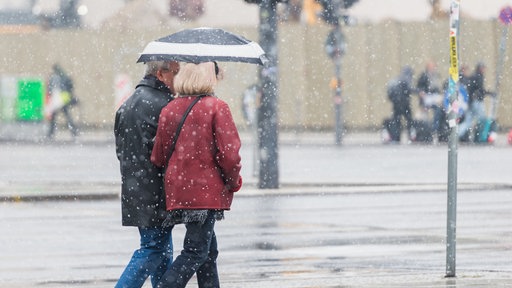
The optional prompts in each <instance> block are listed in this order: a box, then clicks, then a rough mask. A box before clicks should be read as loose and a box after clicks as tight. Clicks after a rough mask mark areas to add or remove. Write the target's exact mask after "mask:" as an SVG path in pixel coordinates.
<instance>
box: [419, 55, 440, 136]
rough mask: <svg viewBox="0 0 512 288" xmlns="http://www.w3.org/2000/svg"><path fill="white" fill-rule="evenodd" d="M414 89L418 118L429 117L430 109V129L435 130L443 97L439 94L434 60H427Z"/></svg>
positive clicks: (438, 80)
mask: <svg viewBox="0 0 512 288" xmlns="http://www.w3.org/2000/svg"><path fill="white" fill-rule="evenodd" d="M416 89H417V90H418V96H419V107H420V111H419V112H420V115H421V117H420V118H423V119H424V120H427V121H428V119H429V118H430V117H429V111H430V110H432V111H433V115H432V119H433V120H432V131H437V130H438V128H439V122H438V119H440V118H441V113H442V111H441V107H442V102H443V97H442V95H441V78H440V76H439V73H438V71H437V66H436V64H435V63H434V62H432V61H429V62H427V64H426V66H425V70H424V71H423V72H422V73H421V74H420V77H419V78H418V82H417V83H416Z"/></svg>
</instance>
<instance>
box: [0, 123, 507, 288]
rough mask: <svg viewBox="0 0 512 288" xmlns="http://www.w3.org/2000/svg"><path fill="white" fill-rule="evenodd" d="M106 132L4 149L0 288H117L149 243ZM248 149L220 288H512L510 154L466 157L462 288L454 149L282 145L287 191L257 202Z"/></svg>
mask: <svg viewBox="0 0 512 288" xmlns="http://www.w3.org/2000/svg"><path fill="white" fill-rule="evenodd" d="M109 132H110V131H99V132H98V131H96V132H94V133H91V134H88V135H85V134H84V135H83V137H81V138H80V139H79V140H78V141H77V142H73V141H71V140H68V139H66V135H63V136H62V138H60V139H58V141H55V142H44V143H32V142H30V141H28V142H22V143H19V142H16V143H14V142H9V141H5V142H0V159H1V162H0V169H1V171H2V173H1V175H0V198H1V199H2V200H4V201H2V202H0V207H1V208H0V217H1V219H2V220H3V221H1V222H0V230H1V231H4V232H2V233H1V235H0V249H1V253H0V287H52V288H53V287H55V288H57V287H113V286H114V283H115V281H116V279H117V277H119V275H120V273H121V272H122V270H123V268H124V265H126V263H127V261H128V260H129V258H130V256H131V253H132V252H133V250H134V249H135V248H136V246H137V240H138V235H137V231H136V229H134V228H130V227H121V225H120V203H119V200H118V193H119V172H118V164H117V160H116V159H115V153H114V147H113V143H112V141H111V140H112V139H111V136H110V133H109ZM242 136H243V138H244V147H243V149H242V157H243V159H244V162H243V165H244V169H243V176H244V181H245V184H246V186H245V187H244V188H243V189H242V190H241V191H240V192H238V193H237V195H236V198H235V201H234V203H233V207H232V211H230V212H229V213H227V217H226V220H225V221H221V222H219V223H218V224H217V227H216V233H217V236H218V240H219V249H220V258H219V270H220V276H221V283H222V284H223V287H512V262H511V261H510V259H512V226H511V225H510V219H512V209H511V208H512V177H511V176H510V172H509V171H510V168H511V165H512V147H511V146H508V145H506V144H505V143H503V142H500V143H497V144H496V145H493V146H487V145H461V146H460V147H459V152H458V159H459V161H458V162H459V173H458V180H459V184H458V187H459V192H458V214H457V277H455V278H444V275H445V265H446V259H445V258H446V244H445V242H446V241H445V239H446V209H447V208H446V206H447V204H446V198H447V197H446V178H447V171H446V166H447V164H446V163H447V153H448V152H447V148H446V146H444V145H415V144H411V145H381V144H380V139H379V135H378V134H375V133H366V134H364V133H358V134H352V135H349V134H347V136H346V137H345V139H344V140H345V141H344V145H343V146H342V147H337V146H334V145H333V144H332V143H333V142H334V139H333V136H332V135H329V134H322V133H317V134H311V133H303V134H293V133H285V134H282V135H281V136H280V139H281V145H280V150H279V151H280V152H279V157H280V183H281V185H282V187H281V188H280V189H277V190H258V189H256V188H255V187H256V183H257V181H258V178H257V176H255V175H254V170H253V169H252V168H253V167H254V163H253V159H254V157H253V156H254V155H253V148H252V145H251V142H252V140H251V137H250V135H249V134H243V135H242ZM31 200H52V201H31ZM74 200H82V201H74ZM183 233H184V229H183V227H177V228H176V229H175V232H174V239H175V253H176V254H177V253H179V250H180V246H181V241H182V240H181V239H182V237H183ZM146 286H147V287H149V285H146ZM189 287H196V284H195V282H193V283H191V284H190V285H189Z"/></svg>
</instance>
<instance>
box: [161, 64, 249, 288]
mask: <svg viewBox="0 0 512 288" xmlns="http://www.w3.org/2000/svg"><path fill="white" fill-rule="evenodd" d="M220 72H221V71H219V69H218V67H217V64H216V63H214V62H205V63H200V64H194V63H188V64H184V65H183V66H182V67H181V69H180V72H179V73H178V75H176V79H175V88H176V92H177V93H178V95H179V97H178V98H176V100H174V101H172V102H171V103H169V104H168V105H167V106H166V107H165V108H164V109H163V110H162V113H161V114H160V120H159V123H158V131H157V134H156V139H155V147H154V149H153V153H152V155H151V161H153V163H154V164H155V165H157V166H158V167H167V168H166V171H165V193H166V196H167V198H166V199H167V210H168V216H167V219H166V220H165V221H164V226H173V225H175V224H179V223H184V224H185V227H186V233H185V239H184V241H183V250H182V251H181V254H180V255H179V256H178V257H176V259H175V260H174V262H173V263H172V265H171V266H170V268H169V270H168V271H167V272H166V273H165V275H164V276H163V277H162V281H161V282H160V283H159V284H158V286H157V287H173V288H178V287H185V286H186V285H187V283H188V281H189V280H190V278H192V276H193V275H194V273H195V274H196V276H197V282H198V285H199V287H219V285H220V284H219V276H218V272H217V256H218V250H217V238H216V236H215V231H214V226H215V222H216V221H218V220H221V219H223V218H224V211H225V210H229V209H230V206H231V202H232V200H233V193H234V192H236V191H238V190H239V189H240V187H241V185H242V178H241V176H240V169H241V164H240V161H241V159H240V154H239V150H240V145H241V143H240V137H239V135H238V131H237V128H236V126H235V123H234V121H233V117H232V115H231V111H230V109H229V107H228V105H227V104H226V102H224V101H222V100H220V99H219V98H217V97H216V96H215V94H214V87H215V85H216V84H217V80H218V79H217V76H218V75H220V74H219V73H220ZM194 104H195V106H194ZM190 109H191V110H190ZM187 110H188V111H189V112H190V113H189V114H188V116H187V112H186V111H187ZM185 117H186V118H185ZM184 119H186V120H184ZM180 122H182V123H184V124H183V126H182V127H181V130H180V128H179V127H180V125H179V123H180ZM180 131H181V133H180ZM173 142H174V144H175V149H172V148H170V147H173V146H174V145H173Z"/></svg>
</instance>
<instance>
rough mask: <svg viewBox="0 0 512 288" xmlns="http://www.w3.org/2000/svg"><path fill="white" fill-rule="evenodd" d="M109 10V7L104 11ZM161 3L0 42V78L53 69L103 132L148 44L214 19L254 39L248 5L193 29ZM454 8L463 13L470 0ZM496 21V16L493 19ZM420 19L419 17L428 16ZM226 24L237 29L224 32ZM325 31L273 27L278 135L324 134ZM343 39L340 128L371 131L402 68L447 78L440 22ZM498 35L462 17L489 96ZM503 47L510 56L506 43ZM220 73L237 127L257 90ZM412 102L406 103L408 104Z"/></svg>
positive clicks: (238, 73)
mask: <svg viewBox="0 0 512 288" xmlns="http://www.w3.org/2000/svg"><path fill="white" fill-rule="evenodd" d="M83 1H85V0H81V1H80V2H83ZM90 1H93V0H90ZM116 1H117V0H112V3H114V2H116ZM224 1H225V3H231V4H233V5H232V6H230V7H225V6H223V5H220V4H219V3H224ZM367 1H370V2H371V0H360V3H358V4H356V5H354V7H353V10H351V11H350V12H351V14H356V12H357V10H356V8H357V7H361V6H360V5H363V3H365V2H367ZM389 1H390V3H391V2H392V1H393V0H389ZM407 1H408V0H407ZM475 1H476V0H475ZM99 2H102V3H103V1H100V0H99ZM109 2H110V1H109ZM374 2H388V1H374ZM411 2H413V1H411ZM420 2H421V3H424V5H427V6H428V1H426V0H421V1H419V2H418V4H419V3H420ZM91 3H92V2H91ZM168 3H169V2H168V1H163V0H162V1H157V0H145V1H141V0H132V1H126V2H125V1H121V0H119V6H118V10H117V13H114V14H112V15H111V16H110V17H107V18H105V20H103V21H102V22H101V24H97V25H98V28H95V29H87V25H85V28H82V29H46V30H44V29H43V30H37V31H31V32H30V33H21V34H20V33H0V41H1V42H2V45H1V46H0V53H2V54H3V55H8V56H7V57H2V58H0V75H29V76H36V77H41V78H42V79H45V78H46V77H47V74H48V73H49V70H50V67H51V65H52V64H53V63H54V62H59V63H61V64H62V65H63V66H64V67H65V68H66V70H67V71H69V72H70V74H71V77H73V78H74V79H75V86H76V93H77V96H78V97H79V99H80V101H81V106H80V109H81V112H80V113H79V115H80V119H79V121H80V122H83V123H85V124H86V125H89V126H91V127H102V126H106V127H110V126H111V125H112V124H113V119H114V117H113V115H114V112H115V107H116V105H117V103H116V100H115V99H116V93H117V90H116V89H117V88H116V79H118V78H119V76H120V75H126V76H127V77H128V78H129V79H131V83H137V82H138V81H139V79H140V77H141V76H142V73H143V69H144V68H143V65H141V64H136V63H135V61H136V59H137V58H138V53H139V52H141V51H142V49H143V48H144V46H145V45H146V44H147V43H148V42H150V41H152V40H154V39H157V38H160V37H162V36H163V35H167V34H170V33H173V32H176V31H179V30H181V29H185V28H191V27H198V26H212V25H209V24H212V23H215V22H213V21H214V18H226V19H227V18H230V19H227V20H223V21H224V22H222V23H223V24H222V25H220V24H219V25H215V26H218V27H221V28H225V29H227V30H230V31H233V32H235V33H239V34H242V35H244V36H246V37H247V38H249V39H252V40H257V39H258V27H257V24H254V23H257V21H258V16H257V11H258V9H257V7H256V5H248V4H246V3H245V2H244V1H242V0H238V1H235V0H207V1H206V2H205V7H204V8H205V12H204V15H202V16H201V17H199V18H198V19H196V20H194V21H186V22H183V21H179V20H178V19H175V18H172V17H169V16H168V13H169V11H168V10H166V9H163V10H162V9H161V8H162V7H164V8H165V7H168V5H167V4H168ZM212 3H217V4H219V7H220V8H218V9H221V8H223V9H224V10H225V11H223V12H222V13H224V14H216V15H215V14H210V13H213V12H212V10H210V9H211V8H210V5H211V4H212ZM464 3H468V5H469V3H470V0H467V1H465V2H464ZM486 3H487V2H486ZM153 4H154V5H153ZM113 5H114V4H113ZM159 5H160V6H159ZM91 7H92V6H91ZM91 9H92V8H91ZM216 9H217V8H216ZM237 10H241V11H243V13H242V12H240V13H238V14H241V15H242V16H241V17H245V20H243V21H242V22H240V21H241V20H239V19H238V18H237V17H239V16H237V17H218V15H226V14H227V15H231V14H233V15H234V14H236V11H237ZM418 10H419V9H418ZM427 10H428V9H427ZM89 11H92V10H89ZM215 11H217V10H215ZM498 12H499V9H498V10H497V11H496V13H495V14H498ZM215 13H221V12H215ZM244 13H247V14H251V15H252V16H247V15H246V14H244ZM496 16H497V15H496ZM209 17H210V18H209ZM425 17H427V18H428V17H429V16H428V11H427V16H425ZM235 19H236V21H238V24H236V23H234V22H232V21H235ZM218 21H221V20H218ZM83 23H85V21H84V22H83ZM95 25H96V24H95ZM149 28H151V29H149ZM329 29H330V27H328V26H327V25H325V24H322V23H319V24H316V25H305V24H304V23H302V22H296V21H290V22H283V23H281V24H280V26H279V59H280V64H279V76H280V77H279V87H280V92H279V100H278V101H279V120H280V125H281V127H282V128H290V129H295V128H299V129H331V128H332V127H333V125H334V116H333V113H334V112H333V97H332V96H333V91H332V90H331V88H330V82H331V80H332V78H333V75H334V64H333V63H332V61H331V59H330V58H329V57H328V56H327V55H326V53H325V51H324V42H325V38H326V37H327V35H328V33H329ZM343 29H344V33H345V35H346V38H347V43H348V44H347V51H346V54H345V56H344V57H343V71H342V79H343V100H344V102H343V103H344V107H343V109H344V119H345V122H346V127H347V128H348V129H368V128H378V127H380V125H381V124H382V120H383V119H384V118H385V117H388V116H389V115H390V113H391V105H390V103H388V101H387V98H386V94H385V90H386V84H387V82H388V80H389V79H391V78H392V77H394V76H395V75H397V74H398V73H399V71H400V69H401V67H402V66H405V65H410V66H411V67H413V69H414V70H415V72H416V75H418V74H419V73H420V71H421V70H422V69H423V68H424V65H425V63H426V62H427V61H429V60H432V61H435V62H437V64H438V66H439V71H440V72H441V74H442V76H443V77H447V75H448V64H449V59H448V56H449V51H448V49H449V43H448V21H447V19H441V20H438V21H413V22H411V21H409V22H404V21H397V20H393V19H387V20H380V21H378V22H368V23H364V22H363V21H359V24H356V25H354V26H347V27H344V28H343ZM502 29H503V25H501V24H500V23H499V22H498V21H495V20H492V19H486V20H476V19H471V18H470V17H466V16H465V17H462V23H461V31H462V35H461V37H460V49H461V51H460V55H461V58H460V61H461V62H463V63H465V64H467V65H469V66H470V67H471V66H473V65H474V64H475V63H477V62H478V61H484V62H485V63H486V64H487V66H488V68H489V69H488V71H489V73H488V77H487V80H486V83H487V85H489V87H488V88H489V90H493V88H494V87H492V85H493V83H494V82H495V75H494V73H493V71H494V69H495V67H496V61H497V58H498V57H497V53H498V50H499V48H498V46H499V42H500V36H501V31H502ZM507 44H508V47H512V43H511V39H510V38H509V39H508V43H507ZM510 49H512V48H510ZM509 51H510V50H509ZM508 55H510V52H509V53H508ZM505 61H506V63H505V65H504V67H505V69H504V71H503V79H510V78H511V77H512V65H510V61H511V60H510V59H509V57H506V58H505ZM221 65H223V66H224V67H225V68H226V79H225V80H224V81H223V83H221V84H220V86H219V89H218V94H219V96H220V97H222V98H224V99H226V100H227V101H228V102H229V103H230V105H231V107H232V110H233V113H234V116H235V120H236V121H237V123H238V124H240V126H242V127H243V126H244V125H245V124H244V123H245V121H244V119H243V115H242V114H243V112H242V108H241V105H242V95H243V92H244V90H245V89H246V88H247V87H249V86H251V85H252V84H254V83H255V82H257V80H258V77H257V75H258V67H255V66H252V65H245V64H233V63H223V64H221ZM125 88H126V87H125ZM500 91H503V95H502V96H501V99H502V102H501V103H500V106H499V108H498V122H499V123H500V124H501V125H503V126H505V127H512V101H510V100H509V99H512V95H509V94H510V92H508V91H512V83H508V82H507V81H502V87H501V89H500ZM507 93H509V94H507ZM414 100H415V99H413V101H412V102H413V104H416V103H417V101H414ZM488 105H489V103H488ZM413 109H415V107H413Z"/></svg>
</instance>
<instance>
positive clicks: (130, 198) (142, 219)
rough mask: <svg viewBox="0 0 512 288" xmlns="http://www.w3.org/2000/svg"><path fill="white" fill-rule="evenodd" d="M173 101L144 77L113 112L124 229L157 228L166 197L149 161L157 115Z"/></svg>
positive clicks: (159, 174)
mask: <svg viewBox="0 0 512 288" xmlns="http://www.w3.org/2000/svg"><path fill="white" fill-rule="evenodd" d="M172 99H173V96H172V93H171V91H170V90H169V88H167V87H166V86H165V85H164V83H163V82H161V81H159V80H158V79H157V78H156V77H154V76H146V77H145V78H144V79H143V80H142V81H141V82H140V83H139V84H138V85H137V87H136V88H135V92H134V93H133V95H132V96H131V97H130V98H128V99H127V100H126V102H125V103H123V104H122V105H121V107H119V109H118V110H117V112H116V118H115V124H114V135H115V140H116V153H117V158H118V159H119V163H120V168H121V181H122V187H121V204H122V223H123V225H124V226H138V227H156V226H160V225H161V223H162V220H163V218H164V212H165V210H166V209H165V194H164V191H163V178H162V171H161V169H160V168H158V167H156V166H154V165H153V164H152V163H151V161H150V157H151V151H152V149H153V140H154V137H155V135H156V130H157V124H158V117H159V115H160V111H161V110H162V108H163V107H165V106H166V105H167V104H168V103H169V102H170V101H171V100H172Z"/></svg>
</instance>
